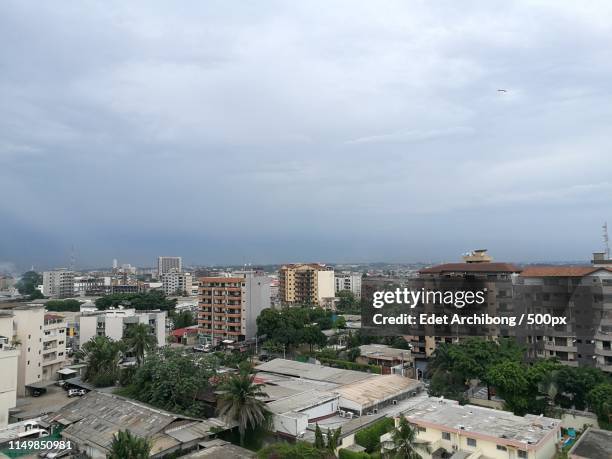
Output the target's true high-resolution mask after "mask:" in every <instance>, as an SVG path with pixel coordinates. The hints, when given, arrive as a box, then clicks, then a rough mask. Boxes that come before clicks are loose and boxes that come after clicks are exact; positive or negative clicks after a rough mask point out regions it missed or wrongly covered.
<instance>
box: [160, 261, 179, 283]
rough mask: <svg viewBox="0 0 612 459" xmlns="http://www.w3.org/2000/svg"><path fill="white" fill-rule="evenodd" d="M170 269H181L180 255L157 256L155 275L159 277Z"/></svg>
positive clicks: (177, 270)
mask: <svg viewBox="0 0 612 459" xmlns="http://www.w3.org/2000/svg"><path fill="white" fill-rule="evenodd" d="M171 271H176V272H179V273H180V272H182V271H183V259H182V258H181V257H157V276H158V278H159V279H161V277H162V276H163V275H164V274H166V273H169V272H171Z"/></svg>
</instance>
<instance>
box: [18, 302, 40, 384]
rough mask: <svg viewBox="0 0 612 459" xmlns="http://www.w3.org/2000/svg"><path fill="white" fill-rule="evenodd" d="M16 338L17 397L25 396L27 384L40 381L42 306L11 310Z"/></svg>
mask: <svg viewBox="0 0 612 459" xmlns="http://www.w3.org/2000/svg"><path fill="white" fill-rule="evenodd" d="M13 313H14V322H15V326H16V337H17V339H18V340H19V342H20V343H21V344H20V345H19V350H20V355H19V369H18V372H17V395H18V396H24V395H26V388H25V386H26V385H27V384H32V383H36V382H40V381H41V379H42V350H43V343H42V341H43V323H44V316H45V310H44V308H43V306H42V305H41V306H25V307H23V308H16V309H14V310H13Z"/></svg>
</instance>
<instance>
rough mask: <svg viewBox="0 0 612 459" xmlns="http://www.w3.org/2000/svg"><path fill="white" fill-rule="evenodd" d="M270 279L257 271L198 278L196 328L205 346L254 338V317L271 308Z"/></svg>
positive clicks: (255, 329)
mask: <svg viewBox="0 0 612 459" xmlns="http://www.w3.org/2000/svg"><path fill="white" fill-rule="evenodd" d="M270 306H271V305H270V278H269V277H268V276H266V275H265V274H264V273H261V272H258V271H242V272H236V273H233V274H232V277H202V278H200V310H199V313H198V324H199V326H200V330H201V331H200V333H201V335H202V336H203V338H204V339H205V340H206V341H207V342H212V343H215V344H216V343H219V342H221V341H224V340H231V341H243V340H245V339H250V338H253V337H255V336H256V334H257V323H256V320H257V317H258V316H259V314H260V313H261V311H263V310H264V309H267V308H270Z"/></svg>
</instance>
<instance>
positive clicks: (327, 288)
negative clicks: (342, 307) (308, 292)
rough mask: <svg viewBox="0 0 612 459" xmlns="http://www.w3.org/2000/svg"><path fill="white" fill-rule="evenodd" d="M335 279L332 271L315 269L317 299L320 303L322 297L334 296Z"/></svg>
mask: <svg viewBox="0 0 612 459" xmlns="http://www.w3.org/2000/svg"><path fill="white" fill-rule="evenodd" d="M335 284H336V281H335V278H334V272H333V271H317V300H318V301H319V304H321V302H322V299H323V298H333V297H335V296H336V285H335Z"/></svg>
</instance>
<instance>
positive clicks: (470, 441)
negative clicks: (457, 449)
mask: <svg viewBox="0 0 612 459" xmlns="http://www.w3.org/2000/svg"><path fill="white" fill-rule="evenodd" d="M467 444H468V446H476V439H475V438H468V439H467Z"/></svg>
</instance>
